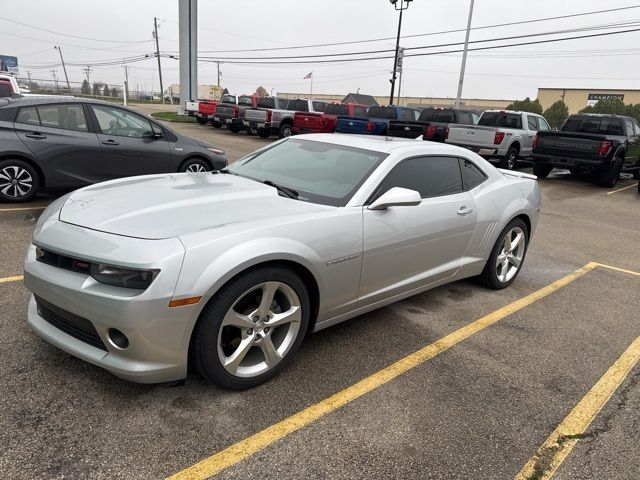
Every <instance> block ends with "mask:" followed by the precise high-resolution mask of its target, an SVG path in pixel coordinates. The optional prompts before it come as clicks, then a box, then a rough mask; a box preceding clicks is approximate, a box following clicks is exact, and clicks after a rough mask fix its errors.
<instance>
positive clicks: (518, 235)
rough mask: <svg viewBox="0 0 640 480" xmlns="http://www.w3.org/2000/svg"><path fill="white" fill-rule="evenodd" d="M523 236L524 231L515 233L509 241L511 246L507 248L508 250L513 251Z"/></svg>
mask: <svg viewBox="0 0 640 480" xmlns="http://www.w3.org/2000/svg"><path fill="white" fill-rule="evenodd" d="M509 237H511V235H509ZM523 238H524V233H518V234H516V238H514V239H513V240H512V241H511V248H510V249H509V251H510V252H513V251H514V250H516V249H517V248H518V245H520V242H521V241H522V239H523Z"/></svg>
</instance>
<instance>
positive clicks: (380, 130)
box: [335, 105, 420, 136]
mask: <svg viewBox="0 0 640 480" xmlns="http://www.w3.org/2000/svg"><path fill="white" fill-rule="evenodd" d="M419 116H420V112H419V111H418V110H416V109H415V108H410V107H398V106H395V105H390V106H382V105H380V106H374V107H369V111H368V112H367V115H366V117H343V116H338V119H337V120H336V130H335V131H336V133H355V134H359V135H386V134H387V128H388V127H389V122H390V121H391V120H398V119H400V120H411V121H415V120H417V119H418V117H419ZM416 136H417V135H416Z"/></svg>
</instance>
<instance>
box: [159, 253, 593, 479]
mask: <svg viewBox="0 0 640 480" xmlns="http://www.w3.org/2000/svg"><path fill="white" fill-rule="evenodd" d="M598 266H599V264H598V263H596V262H590V263H588V264H587V265H585V266H584V267H581V268H579V269H577V270H576V271H574V272H572V273H570V274H569V275H567V276H565V277H563V278H561V279H559V280H557V281H555V282H553V283H551V284H550V285H547V286H546V287H543V288H541V289H540V290H537V291H535V292H533V293H531V294H529V295H527V296H526V297H523V298H521V299H519V300H516V301H515V302H513V303H510V304H509V305H507V306H505V307H502V308H500V309H499V310H496V311H494V312H492V313H490V314H488V315H486V316H484V317H482V318H480V319H478V320H476V321H474V322H472V323H470V324H468V325H466V326H464V327H462V328H460V329H459V330H456V331H455V332H453V333H450V334H449V335H447V336H445V337H443V338H441V339H440V340H437V341H436V342H434V343H432V344H430V345H427V346H426V347H424V348H422V349H420V350H418V351H416V352H414V353H412V354H410V355H408V356H406V357H404V358H402V359H401V360H398V361H397V362H395V363H393V364H391V365H389V366H388V367H386V368H384V369H382V370H380V371H378V372H376V373H374V374H372V375H370V376H369V377H366V378H364V379H363V380H360V381H359V382H357V383H355V384H353V385H351V386H350V387H347V388H346V389H344V390H342V391H340V392H338V393H336V394H334V395H332V396H330V397H329V398H326V399H324V400H322V401H320V402H318V403H316V404H315V405H312V406H310V407H308V408H306V409H304V410H302V411H300V412H298V413H295V414H293V415H291V416H290V417H288V418H285V419H284V420H282V421H280V422H278V423H276V424H274V425H271V426H269V427H267V428H265V429H264V430H262V431H260V432H258V433H256V434H254V435H252V436H250V437H248V438H246V439H244V440H241V441H240V442H238V443H235V444H233V445H231V446H230V447H228V448H226V449H225V450H222V451H220V452H218V453H216V454H214V455H212V456H210V457H208V458H206V459H204V460H202V461H200V462H198V463H196V464H195V465H192V466H190V467H188V468H186V469H184V470H182V471H180V472H178V473H176V474H174V475H172V476H170V477H169V480H187V479H188V480H193V479H205V478H208V477H210V476H212V475H215V474H217V473H220V472H221V471H223V470H225V469H227V468H229V467H231V466H233V465H235V464H237V463H238V462H240V461H241V460H243V459H245V458H247V457H250V456H251V455H253V454H255V453H257V452H259V451H260V450H262V449H264V448H266V447H268V446H269V445H271V444H273V443H274V442H277V441H278V440H281V439H283V438H284V437H286V436H288V435H290V434H291V433H293V432H295V431H297V430H300V429H301V428H303V427H306V426H307V425H309V424H311V423H313V422H314V421H316V420H318V419H319V418H321V417H323V416H324V415H326V414H328V413H331V412H333V411H334V410H337V409H339V408H341V407H343V406H345V405H347V404H349V403H350V402H352V401H354V400H356V399H358V398H360V397H362V396H363V395H365V394H367V393H369V392H371V391H373V390H375V389H377V388H378V387H380V386H382V385H384V384H386V383H387V382H389V381H391V380H393V379H394V378H396V377H398V376H400V375H402V374H403V373H405V372H407V371H409V370H411V369H413V368H415V367H417V366H419V365H421V364H423V363H424V362H426V361H428V360H430V359H432V358H434V357H436V356H437V355H439V354H441V353H443V352H445V351H447V350H448V349H449V348H451V347H453V346H455V345H457V344H458V343H460V342H462V341H463V340H465V339H467V338H469V337H470V336H472V335H474V334H475V333H478V332H480V331H482V330H484V329H485V328H487V327H489V326H491V325H493V324H494V323H496V322H498V321H499V320H502V319H503V318H505V317H507V316H509V315H511V314H512V313H515V312H517V311H519V310H522V309H523V308H525V307H527V306H528V305H531V304H532V303H534V302H536V301H538V300H540V299H541V298H544V297H546V296H547V295H549V294H551V293H553V292H555V291H556V290H558V289H560V288H562V287H564V286H566V285H568V284H570V283H571V282H573V281H574V280H576V279H578V278H580V277H582V276H583V275H585V274H587V273H588V272H590V271H591V270H593V269H594V268H596V267H598Z"/></svg>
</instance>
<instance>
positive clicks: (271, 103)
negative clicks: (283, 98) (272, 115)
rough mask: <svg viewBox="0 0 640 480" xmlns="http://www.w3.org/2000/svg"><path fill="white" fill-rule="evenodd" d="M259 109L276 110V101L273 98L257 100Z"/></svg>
mask: <svg viewBox="0 0 640 480" xmlns="http://www.w3.org/2000/svg"><path fill="white" fill-rule="evenodd" d="M258 107H259V108H276V99H275V98H260V99H259V100H258Z"/></svg>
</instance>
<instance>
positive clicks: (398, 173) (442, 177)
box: [375, 157, 462, 198]
mask: <svg viewBox="0 0 640 480" xmlns="http://www.w3.org/2000/svg"><path fill="white" fill-rule="evenodd" d="M393 187H402V188H408V189H410V190H415V191H417V192H420V196H421V197H422V198H427V197H437V196H440V195H450V194H452V193H457V192H461V191H462V177H461V175H460V166H459V164H458V159H457V158H453V157H418V158H411V159H409V160H404V161H403V162H401V163H399V164H398V165H396V167H395V168H394V169H393V170H392V171H391V172H390V173H389V175H387V178H385V179H384V181H383V182H382V184H381V185H380V187H378V190H377V191H376V195H375V196H376V198H377V197H379V196H380V195H382V194H383V193H385V192H386V191H388V190H389V189H391V188H393Z"/></svg>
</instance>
